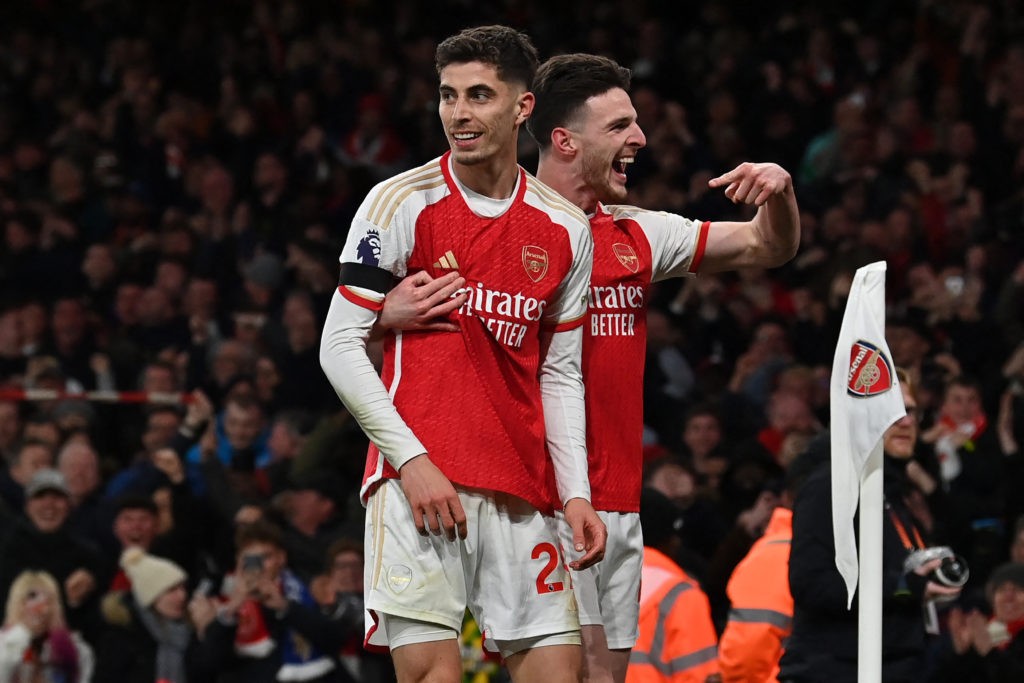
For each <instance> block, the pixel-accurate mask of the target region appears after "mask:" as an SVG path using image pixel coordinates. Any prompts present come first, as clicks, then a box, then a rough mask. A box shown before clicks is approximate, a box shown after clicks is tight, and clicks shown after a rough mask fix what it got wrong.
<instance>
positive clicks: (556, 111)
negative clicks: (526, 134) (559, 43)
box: [526, 52, 632, 150]
mask: <svg viewBox="0 0 1024 683" xmlns="http://www.w3.org/2000/svg"><path fill="white" fill-rule="evenodd" d="M631 78H632V72H630V70H629V69H627V68H626V67H624V66H619V65H618V64H617V63H616V62H615V61H613V60H611V59H608V58H607V57H601V56H598V55H588V54H583V53H579V52H577V53H573V54H567V55H558V56H556V57H552V58H551V59H549V60H547V61H546V62H544V63H543V64H541V66H540V68H539V69H538V70H537V75H536V77H535V78H534V80H533V94H534V96H535V97H536V98H537V102H536V104H534V107H533V113H532V114H531V115H530V118H529V119H527V121H526V128H527V130H529V131H530V135H532V136H533V137H534V139H535V140H536V141H537V144H538V145H539V146H540V148H541V150H545V149H547V148H548V147H550V146H551V131H553V130H554V129H555V128H558V127H561V126H568V125H570V124H571V123H572V122H573V120H574V119H575V118H576V117H577V116H578V115H579V113H580V110H581V109H582V107H583V105H584V104H585V103H586V101H587V100H589V99H590V98H591V97H594V96H595V95H601V94H603V93H606V92H608V91H609V90H614V89H616V88H621V89H622V90H625V91H627V92H628V91H629V86H630V80H631Z"/></svg>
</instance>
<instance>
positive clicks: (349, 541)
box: [324, 537, 366, 573]
mask: <svg viewBox="0 0 1024 683" xmlns="http://www.w3.org/2000/svg"><path fill="white" fill-rule="evenodd" d="M342 553H357V554H358V555H359V557H361V558H363V559H365V558H366V553H365V550H364V549H363V544H362V542H361V541H357V540H355V539H354V538H344V537H342V538H339V539H338V540H336V541H334V542H333V543H331V544H330V545H329V546H327V553H326V559H327V562H326V564H325V565H324V569H325V570H326V571H327V572H328V573H329V572H330V571H331V569H332V568H333V567H334V560H335V559H336V558H337V557H338V555H341V554H342Z"/></svg>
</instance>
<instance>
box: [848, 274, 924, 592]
mask: <svg viewBox="0 0 1024 683" xmlns="http://www.w3.org/2000/svg"><path fill="white" fill-rule="evenodd" d="M890 359H891V355H890V353H889V346H888V344H886V342H885V262H884V261H878V262H875V263H871V264H868V265H866V266H864V267H862V268H859V269H858V270H857V272H856V274H855V275H854V277H853V284H852V285H851V287H850V296H849V299H848V300H847V302H846V312H845V314H844V315H843V324H842V327H841V328H840V331H839V342H838V344H836V355H835V360H834V361H833V363H832V382H831V398H830V400H831V407H830V413H831V425H830V432H831V437H830V438H831V443H832V530H833V532H834V533H835V541H836V568H837V569H839V573H840V574H841V575H842V577H843V581H844V582H845V583H846V595H847V607H849V606H850V605H851V604H852V603H853V593H854V590H855V588H856V587H857V578H858V569H859V568H858V561H857V545H856V540H855V537H854V531H853V517H854V514H855V513H856V511H857V504H858V500H859V498H860V486H861V481H862V478H863V475H864V466H865V464H866V463H867V461H868V457H869V456H870V455H871V453H872V451H873V450H875V449H881V448H882V435H883V434H884V433H885V430H886V429H888V427H889V425H891V424H892V423H893V422H895V421H896V420H898V419H900V418H901V417H902V416H903V415H905V414H906V409H905V408H904V406H903V393H902V391H901V390H900V387H899V380H897V379H896V373H895V371H894V368H893V365H892V361H891V360H890ZM878 532H879V533H881V529H879V530H878Z"/></svg>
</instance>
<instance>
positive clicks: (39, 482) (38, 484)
mask: <svg viewBox="0 0 1024 683" xmlns="http://www.w3.org/2000/svg"><path fill="white" fill-rule="evenodd" d="M47 491H55V492H57V493H60V494H63V495H65V496H68V497H70V496H71V491H70V490H69V489H68V483H67V481H65V480H64V475H63V474H61V473H60V472H58V471H57V470H55V469H51V468H46V469H41V470H39V471H38V472H36V473H35V474H33V475H32V478H31V479H30V480H29V482H28V484H27V485H26V486H25V497H26V498H35V497H36V496H38V495H39V494H41V493H45V492H47Z"/></svg>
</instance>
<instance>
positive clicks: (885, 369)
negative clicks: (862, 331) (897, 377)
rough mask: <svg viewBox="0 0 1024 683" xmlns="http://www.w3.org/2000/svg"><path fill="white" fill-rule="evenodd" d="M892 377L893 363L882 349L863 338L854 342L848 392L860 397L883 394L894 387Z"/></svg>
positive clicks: (847, 376) (847, 384) (851, 350)
mask: <svg viewBox="0 0 1024 683" xmlns="http://www.w3.org/2000/svg"><path fill="white" fill-rule="evenodd" d="M892 378H893V371H892V365H891V364H890V363H889V359H888V358H886V357H885V354H884V353H882V351H881V349H879V348H878V347H877V346H875V345H874V344H872V343H871V342H866V341H864V340H863V339H858V340H857V341H856V342H854V343H853V346H851V347H850V370H849V372H848V373H847V375H846V393H848V394H850V396H856V397H859V398H863V397H865V396H875V395H877V394H883V393H885V392H886V391H889V389H891V388H892Z"/></svg>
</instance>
